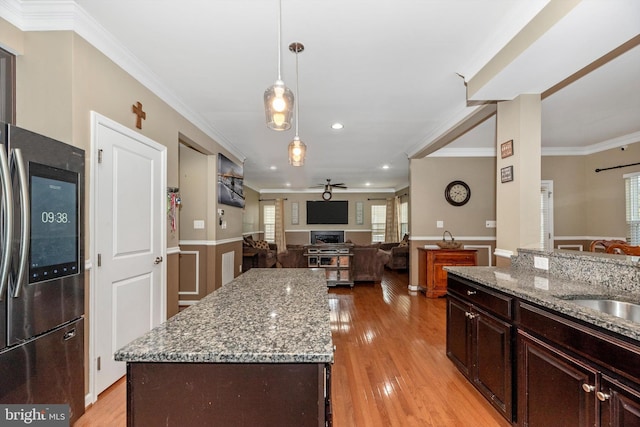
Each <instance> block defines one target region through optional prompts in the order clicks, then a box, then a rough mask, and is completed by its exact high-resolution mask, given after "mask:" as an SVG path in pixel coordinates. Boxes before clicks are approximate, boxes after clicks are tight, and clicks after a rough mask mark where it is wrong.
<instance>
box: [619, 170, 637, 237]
mask: <svg viewBox="0 0 640 427" xmlns="http://www.w3.org/2000/svg"><path fill="white" fill-rule="evenodd" d="M623 178H624V186H625V200H626V206H627V212H626V220H627V241H628V242H629V243H630V244H631V245H640V200H639V196H640V172H637V173H630V174H625V175H623Z"/></svg>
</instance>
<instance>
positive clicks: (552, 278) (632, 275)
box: [445, 249, 640, 341]
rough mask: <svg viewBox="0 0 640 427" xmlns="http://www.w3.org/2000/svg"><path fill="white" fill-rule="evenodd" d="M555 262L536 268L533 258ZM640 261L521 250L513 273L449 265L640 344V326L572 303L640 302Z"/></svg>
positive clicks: (499, 289) (517, 295) (488, 284)
mask: <svg viewBox="0 0 640 427" xmlns="http://www.w3.org/2000/svg"><path fill="white" fill-rule="evenodd" d="M534 256H543V257H547V258H549V270H548V271H545V270H540V269H536V268H534V267H533V257H534ZM637 258H638V257H622V256H609V255H604V254H593V253H581V252H576V251H554V252H553V253H546V252H540V251H533V250H523V249H519V250H518V257H517V258H516V259H514V260H513V261H512V267H511V268H509V269H505V268H498V267H445V270H447V271H449V272H451V273H454V274H457V275H459V276H461V277H464V278H467V279H470V280H473V281H475V282H478V283H480V284H482V285H485V286H487V287H489V288H492V289H495V290H498V291H501V292H504V293H507V294H510V295H513V296H515V297H518V298H520V299H521V300H524V301H528V302H531V303H534V304H538V305H540V306H542V307H545V308H549V309H552V310H555V311H557V312H559V313H562V314H564V315H567V316H571V317H574V318H576V319H579V320H582V321H585V322H588V323H590V324H593V325H595V326H598V327H601V328H603V329H605V330H609V331H612V332H615V333H618V334H620V335H623V336H625V337H628V338H631V339H634V340H637V341H640V325H639V324H638V323H634V322H632V321H629V320H625V319H622V318H619V317H616V316H612V315H609V314H606V313H602V312H600V311H597V310H593V309H589V308H586V307H582V306H579V305H577V304H575V303H574V302H572V300H575V299H580V298H583V297H587V298H593V297H606V298H607V299H615V300H621V301H627V302H632V303H636V304H640V267H638V265H637Z"/></svg>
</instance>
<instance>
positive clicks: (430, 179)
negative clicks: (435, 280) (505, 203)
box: [409, 157, 496, 286]
mask: <svg viewBox="0 0 640 427" xmlns="http://www.w3.org/2000/svg"><path fill="white" fill-rule="evenodd" d="M409 167H410V173H411V187H410V189H409V192H410V200H411V202H410V209H409V215H410V227H409V229H410V233H411V252H410V255H409V256H410V264H411V268H410V270H411V272H410V282H409V283H410V285H411V286H417V284H418V263H417V259H418V258H417V256H418V251H417V248H418V247H423V246H424V245H425V244H435V243H436V241H437V240H441V239H442V234H443V232H444V231H445V230H448V231H450V232H451V233H452V234H453V236H454V237H458V238H459V240H460V239H461V240H462V241H463V243H465V244H477V245H489V246H490V247H491V251H490V252H491V254H493V250H492V249H493V248H494V245H495V232H496V229H495V228H486V220H495V219H496V217H495V215H496V196H495V174H496V159H495V158H494V157H473V158H471V157H425V158H423V159H412V160H411V162H410V165H409ZM454 180H462V181H464V182H466V183H467V184H468V185H469V187H470V188H471V199H470V200H469V202H468V203H467V204H466V205H464V206H458V207H456V206H451V205H450V204H449V203H447V201H446V200H445V198H444V189H445V187H446V186H447V184H448V183H450V182H451V181H454ZM436 221H444V228H437V226H436ZM482 257H483V258H482V259H486V258H487V256H485V255H482Z"/></svg>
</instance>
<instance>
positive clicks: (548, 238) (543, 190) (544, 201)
mask: <svg viewBox="0 0 640 427" xmlns="http://www.w3.org/2000/svg"><path fill="white" fill-rule="evenodd" d="M554 238H555V236H554V233H553V181H546V180H543V181H542V182H541V185H540V249H542V250H545V251H552V250H553V241H554Z"/></svg>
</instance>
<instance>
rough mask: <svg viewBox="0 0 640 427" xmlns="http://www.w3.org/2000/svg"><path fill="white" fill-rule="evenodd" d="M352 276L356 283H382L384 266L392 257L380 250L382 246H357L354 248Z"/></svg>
mask: <svg viewBox="0 0 640 427" xmlns="http://www.w3.org/2000/svg"><path fill="white" fill-rule="evenodd" d="M352 250H353V261H352V262H353V266H352V270H351V274H352V277H353V281H354V282H380V281H381V280H382V274H383V273H384V266H385V264H386V263H388V262H389V259H390V255H389V254H388V253H387V252H385V251H381V250H380V245H379V244H375V245H366V246H361V245H355V246H354V247H353V249H352Z"/></svg>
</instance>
